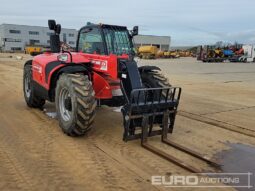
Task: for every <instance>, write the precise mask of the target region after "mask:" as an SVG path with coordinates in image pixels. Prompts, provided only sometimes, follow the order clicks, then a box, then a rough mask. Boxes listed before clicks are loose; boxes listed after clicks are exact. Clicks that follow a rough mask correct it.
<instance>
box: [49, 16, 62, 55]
mask: <svg viewBox="0 0 255 191" xmlns="http://www.w3.org/2000/svg"><path fill="white" fill-rule="evenodd" d="M48 25H49V29H50V30H54V32H55V33H54V34H51V35H50V49H51V52H53V53H58V52H60V50H61V46H60V38H59V34H60V32H61V25H60V24H56V21H55V20H48Z"/></svg>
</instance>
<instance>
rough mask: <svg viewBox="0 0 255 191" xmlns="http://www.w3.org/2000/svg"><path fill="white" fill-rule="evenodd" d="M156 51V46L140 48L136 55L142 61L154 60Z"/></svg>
mask: <svg viewBox="0 0 255 191" xmlns="http://www.w3.org/2000/svg"><path fill="white" fill-rule="evenodd" d="M158 51H159V50H158V48H157V47H156V46H140V47H139V48H138V52H137V55H138V57H140V58H143V59H155V58H156V57H157V53H158Z"/></svg>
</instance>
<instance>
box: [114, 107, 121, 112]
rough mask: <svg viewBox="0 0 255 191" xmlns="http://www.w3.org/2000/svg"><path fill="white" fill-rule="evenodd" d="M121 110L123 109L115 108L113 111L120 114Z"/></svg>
mask: <svg viewBox="0 0 255 191" xmlns="http://www.w3.org/2000/svg"><path fill="white" fill-rule="evenodd" d="M121 108H122V107H114V109H113V111H114V112H117V113H120V112H121Z"/></svg>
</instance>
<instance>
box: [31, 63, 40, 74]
mask: <svg viewBox="0 0 255 191" xmlns="http://www.w3.org/2000/svg"><path fill="white" fill-rule="evenodd" d="M33 71H35V72H38V73H40V74H41V73H42V67H41V66H40V65H36V64H34V65H33Z"/></svg>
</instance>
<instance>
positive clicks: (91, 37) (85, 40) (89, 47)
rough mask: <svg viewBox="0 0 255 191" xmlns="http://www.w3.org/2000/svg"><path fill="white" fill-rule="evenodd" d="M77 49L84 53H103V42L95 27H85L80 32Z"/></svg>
mask: <svg viewBox="0 0 255 191" xmlns="http://www.w3.org/2000/svg"><path fill="white" fill-rule="evenodd" d="M78 50H79V51H82V52H84V53H90V54H94V53H95V54H101V55H105V51H104V43H103V40H102V36H101V33H100V31H99V30H98V29H97V28H90V29H88V28H85V29H84V30H82V31H81V33H80V39H79V46H78Z"/></svg>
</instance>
